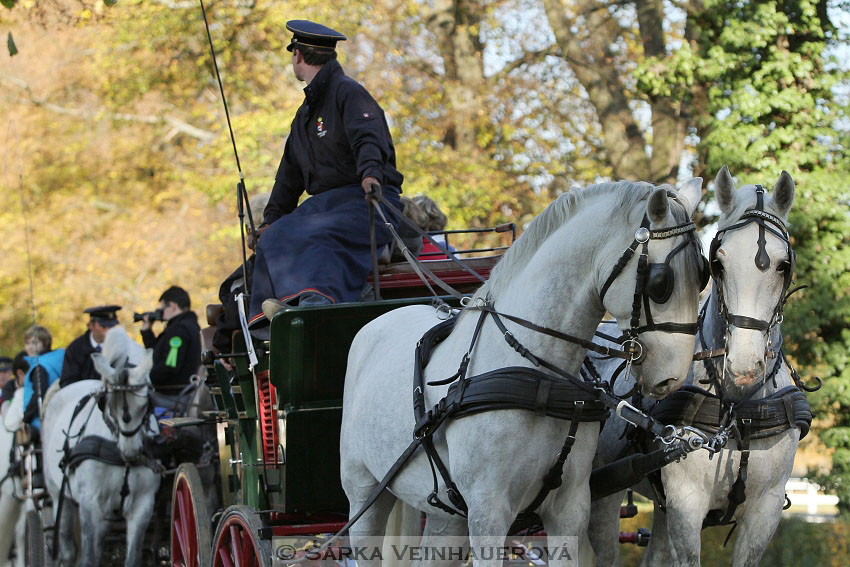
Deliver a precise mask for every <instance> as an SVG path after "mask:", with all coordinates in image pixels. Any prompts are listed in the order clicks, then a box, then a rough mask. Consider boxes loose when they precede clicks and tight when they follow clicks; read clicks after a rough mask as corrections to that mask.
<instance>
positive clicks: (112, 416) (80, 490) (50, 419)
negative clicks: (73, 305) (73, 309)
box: [42, 327, 160, 567]
mask: <svg viewBox="0 0 850 567" xmlns="http://www.w3.org/2000/svg"><path fill="white" fill-rule="evenodd" d="M151 354H152V351H150V350H149V351H147V352H145V351H144V350H143V349H142V347H140V346H139V345H138V344H136V343H135V342H133V340H132V339H130V337H129V336H127V333H126V331H124V329H123V328H121V327H114V328H112V329H110V330H109V331H108V332H107V334H106V338H105V339H104V343H103V353H102V354H101V353H94V354H92V360H93V361H94V365H95V369H96V370H97V371H98V372H99V373H100V375H101V376H102V377H103V382H101V381H98V380H83V381H81V382H76V383H74V384H71V385H69V386H66V387H64V388H62V389H61V390H60V391H59V392H58V393H57V394H56V395H55V396H54V397H53V398H52V399H51V401H50V403H49V405H48V407H47V408H46V409H45V411H44V414H45V417H44V424H43V426H42V444H43V451H44V472H45V480H46V483H47V488H48V490H49V492H50V496H51V499H52V501H53V508H54V512H56V511H57V509H58V503H59V499H60V491H61V490H62V489H63V488H64V502H63V505H62V506H63V510H62V512H61V518H60V519H59V532H58V537H57V538H56V539H57V540H58V544H59V559H60V565H67V566H70V565H74V557H75V555H76V549H75V547H76V546H75V543H74V523H75V521H74V520H75V518H77V517H78V515H79V522H80V528H81V533H82V548H83V549H82V555H81V560H80V565H83V566H86V567H93V566H96V565H98V564H99V563H100V555H101V552H102V551H103V541H104V540H103V536H104V534H105V532H106V529H107V526H108V521H109V520H110V519H115V518H117V517H119V516H122V517H123V518H124V519H125V520H126V524H127V555H126V560H125V565H126V566H127V567H138V566H140V565H141V562H142V545H143V542H144V535H145V530H146V529H147V525H148V521H149V520H150V517H151V513H152V511H153V505H154V497H155V495H156V491H157V489H158V488H159V481H160V475H159V473H158V472H155V471H154V470H153V469H152V468H151V467H150V466H147V463H146V462H145V457H144V455H143V441H144V437H145V435H148V434H155V433H156V432H157V431H158V429H157V425H156V420H155V419H154V418H153V417H152V416H151V413H150V403H149V392H150V390H151V384H150V378H149V376H148V374H149V372H150V369H151V364H152V361H151ZM84 398H85V401H84V402H82V403H83V405H82V406H81V407H80V408H79V410H78V411H76V415H75V409H77V406H78V404H79V403H80V401H81V400H83V399H84ZM98 401H100V402H101V405H102V407H103V410H102V412H101V410H100V409H99V407H98ZM66 432H67V435H66ZM88 436H98V437H102V438H104V439H106V440H109V441H112V442H115V443H117V449H118V453H119V454H120V457H119V459H120V460H123V461H124V463H126V464H108V463H106V462H101V461H99V460H95V459H91V458H89V459H85V460H82V461H81V462H79V464H76V466H73V467H71V466H69V467H68V474H69V478H68V482H67V483H66V484H63V470H62V467H61V466H60V461H61V460H62V458H63V456H64V454H65V453H64V447H65V443H66V439H67V442H68V444H69V446H70V448H73V447H75V446H76V445H77V443H79V442H80V440H81V439H82V438H85V437H88ZM114 456H115V455H114Z"/></svg>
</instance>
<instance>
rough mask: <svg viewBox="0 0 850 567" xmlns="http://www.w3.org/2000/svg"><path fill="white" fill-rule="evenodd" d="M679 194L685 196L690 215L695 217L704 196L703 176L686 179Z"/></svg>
mask: <svg viewBox="0 0 850 567" xmlns="http://www.w3.org/2000/svg"><path fill="white" fill-rule="evenodd" d="M679 195H680V196H682V197H684V198H685V200H686V205H687V207H688V216H689V217H693V216H694V212H695V211H696V210H697V205H699V201H700V197H702V177H694V178H693V179H689V180H687V181H685V183H684V184H682V186H681V187H680V188H679Z"/></svg>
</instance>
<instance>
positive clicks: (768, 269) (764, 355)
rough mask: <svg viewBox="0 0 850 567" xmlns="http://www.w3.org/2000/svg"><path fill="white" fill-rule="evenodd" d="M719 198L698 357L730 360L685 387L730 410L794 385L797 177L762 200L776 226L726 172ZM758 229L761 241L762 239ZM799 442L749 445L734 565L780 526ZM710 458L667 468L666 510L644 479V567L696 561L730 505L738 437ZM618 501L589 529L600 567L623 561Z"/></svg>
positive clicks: (782, 436) (792, 436) (702, 455)
mask: <svg viewBox="0 0 850 567" xmlns="http://www.w3.org/2000/svg"><path fill="white" fill-rule="evenodd" d="M715 194H716V197H717V201H718V204H719V205H720V208H721V212H722V215H721V218H720V221H719V225H718V229H719V234H718V237H716V238H715V241H716V242H717V243H716V244H713V246H712V274H713V276H714V287H713V289H712V293H711V295H710V297H709V298H708V300H707V305H704V306H703V308H704V309H705V317H704V319H703V320H702V324H701V328H700V334H699V335H698V340H697V347H696V351H697V352H700V351H709V350H714V349H722V348H724V346H725V348H726V356H725V359H724V358H723V357H722V356H721V357H716V358H713V359H710V360H713V362H709V363H708V364H705V363H704V362H702V361H697V362H694V364H693V367H692V369H691V374H690V376H689V377H688V384H693V385H701V386H704V385H705V384H706V383H707V382H709V383H710V384H709V386H708V388H707V389H708V390H709V391H710V392H713V393H716V394H719V395H720V396H721V397H722V399H723V400H724V401H725V402H726V403H727V404H728V403H738V402H740V401H743V400H744V399H750V400H760V399H762V398H765V397H767V396H770V395H771V394H773V393H775V392H777V391H779V390H782V389H783V388H785V387H787V386H791V385H794V382H793V381H792V378H791V376H790V374H789V371H788V368H787V367H786V365H785V364H784V363H783V360H782V357H781V356H779V355H778V352H779V348H780V347H781V344H782V334H781V331H780V328H779V324H780V323H781V309H782V306H783V305H784V301H785V294H786V292H787V289H788V285H789V284H790V281H791V270H793V252H792V250H791V248H790V243H789V242H788V240H787V235H786V234H785V228H784V227H785V224H786V223H787V215H788V212H789V210H790V209H791V206H792V204H793V202H794V181H793V180H792V179H791V176H790V175H788V174H787V173H785V172H782V175H781V176H780V178H779V180H778V181H777V183H776V185H775V186H774V188H773V192H772V194H771V195H767V194H762V197H761V199H762V201H763V203H762V205H761V207H760V208H761V210H762V211H764V212H765V213H767V214H768V215H770V216H771V217H773V221H771V220H769V219H768V220H766V221H763V225H764V227H765V228H763V227H762V224H759V223H758V222H754V219H755V218H757V217H756V215H758V214H759V213H758V212H755V213H754V212H753V211H754V210H755V211H758V209H759V206H758V201H759V197H758V193H757V190H756V186H754V185H746V186H743V187H741V188H740V189H738V190H736V189H735V186H734V184H733V181H732V177H731V175H730V174H729V171H728V169H727V168H726V167H723V168H722V169H721V170H720V172H719V173H718V175H717V178H716V180H715ZM748 220H749V222H746V221H748ZM776 221H778V223H777V222H776ZM760 232H761V233H762V235H763V238H764V241H762V242H761V243H760V238H761V237H760V235H759V233H760ZM765 254H766V256H765ZM721 298H722V301H721ZM603 332H604V330H603ZM603 365H607V366H608V368H607V373H608V375H609V376H610V372H611V369H612V368H613V366H614V364H610V363H604V362H602V363H597V366H598V367H599V368H600V370H602V366H603ZM707 368H713V369H714V371H713V372H712V374H714V375H715V376H718V377H719V383H718V380H712V376H710V375H709V373H708V371H707ZM605 372H606V371H605V370H603V374H604V373H605ZM619 381H620V382H621V383H619V385H618V386H617V390H618V391H619V392H620V393H623V392H626V391H628V390H629V389H630V388H631V387H632V385H633V384H634V380H633V379H632V378H631V377H623V378H622V379H621V380H619ZM624 428H625V425H624V424H623V423H622V422H619V421H618V420H614V419H609V420H608V423H606V426H605V428H604V430H603V433H602V435H601V436H600V440H599V449H598V456H597V461H596V463H595V464H596V466H601V465H602V464H604V463H608V462H611V461H613V460H615V459H616V458H618V457H619V456H622V455H623V454H624V453H625V451H627V449H628V447H627V446H626V445H627V443H628V440H627V439H625V438H624V437H623V430H624ZM799 437H800V431H799V429H797V428H795V427H793V426H792V427H790V428H788V429H785V430H784V431H781V432H778V433H776V434H775V435H771V436H769V437H766V438H753V439H752V440H751V441H750V443H749V448H750V453H749V463H748V466H747V467H746V468H747V478H746V483H745V487H746V490H745V494H746V500H745V501H744V502H743V503H742V504H740V505H739V506H737V508H735V509H734V515H733V518H734V520H735V521H737V524H738V537H737V541H736V542H735V549H734V561H733V565H734V566H735V567H743V566H748V565H758V563H759V560H760V558H761V556H762V554H763V553H764V550H765V548H766V547H767V544H768V543H769V541H770V539H771V537H772V536H773V533H774V531H775V530H776V527H777V525H778V523H779V519H780V516H781V511H782V507H783V504H784V503H785V498H784V495H785V493H784V488H785V483H786V482H787V480H788V477H789V476H790V474H791V469H792V466H793V463H794V455H795V453H796V450H797V442H798V441H799ZM709 455H710V453H709V452H707V451H704V450H699V451H696V452H694V453H691V454H689V455H688V456H687V458H686V459H684V460H682V461H679V462H676V463H671V464H669V465H667V466H665V467H664V468H663V469H662V470H661V481H662V484H663V489H664V493H665V495H666V502H665V506H664V508H662V507H661V506H660V504H659V502H658V499H659V495H658V494H656V493H655V490H654V489H653V488H652V487H651V486H650V485H649V483H648V482H646V481H644V482H642V483H641V484H639V485H638V487H637V488H638V490H640V491H641V492H642V493H644V494H645V495H647V496H649V497H651V498H654V499H655V500H656V506H655V513H654V515H653V526H652V538H651V539H650V544H649V548H648V549H647V550H646V552H645V553H644V556H643V560H642V565H663V566H668V565H699V558H700V531H701V529H702V526H703V521H704V520H705V518H706V516H708V515H709V511H712V510H715V511H717V512H714V513H713V514H714V516H715V517H717V516H723V515H725V514H726V512H727V511H728V510H729V509H730V508H729V498H728V495H729V493H730V490H731V489H732V486H733V484H734V483H735V481H736V479H737V478H738V477H739V476H740V469H739V467H740V462H741V455H742V452H741V450H740V446H739V445H738V442H737V440H736V439H735V437H734V436H733V437H732V438H730V440H729V442H728V444H727V445H726V448H725V449H724V450H722V451H720V453H718V454H717V455H715V456H714V457H713V458H710V457H709ZM622 500H623V492H619V493H616V494H613V495H611V496H608V497H606V498H603V499H600V500H599V501H597V502H594V504H593V510H592V513H591V521H590V525H591V529H590V531H589V533H590V536H591V543H592V545H593V547H594V550H595V551H596V554H597V561H598V564H600V565H619V564H620V560H619V549H618V547H619V546H618V544H617V532H618V526H619V510H620V503H621V502H622ZM665 510H666V511H665Z"/></svg>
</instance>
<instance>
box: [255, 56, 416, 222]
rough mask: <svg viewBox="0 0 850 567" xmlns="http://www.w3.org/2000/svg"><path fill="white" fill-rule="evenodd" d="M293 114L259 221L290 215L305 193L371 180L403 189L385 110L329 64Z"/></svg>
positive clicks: (310, 86) (308, 87) (306, 91)
mask: <svg viewBox="0 0 850 567" xmlns="http://www.w3.org/2000/svg"><path fill="white" fill-rule="evenodd" d="M304 94H305V95H306V96H305V99H304V103H303V104H302V105H301V107H300V108H299V109H298V112H297V113H296V114H295V119H294V120H293V121H292V126H291V128H290V131H289V137H288V138H287V139H286V146H285V148H284V150H283V158H282V159H281V161H280V166H279V167H278V170H277V175H276V177H275V184H274V188H273V189H272V194H271V198H270V199H269V203H268V205H267V206H266V210H265V213H264V215H263V223H264V224H271V223H273V222H274V221H276V220H277V219H279V218H280V217H281V216H283V215H285V214H287V213H290V212H292V210H293V209H294V208H295V207H296V206H297V205H298V198H299V197H300V196H301V194H302V193H303V192H304V191H307V193H309V194H310V195H316V194H318V193H322V192H324V191H329V190H331V189H336V188H337V187H344V186H347V185H359V184H360V182H361V181H362V180H363V179H364V178H366V177H374V178H375V179H377V180H378V181H379V182H380V183H381V184H382V185H384V184H386V185H391V186H393V187H397V188H399V189H401V183H402V180H403V179H404V178H403V176H402V175H401V173H399V172H398V170H397V169H396V165H395V148H394V147H393V141H392V138H391V137H390V130H389V128H388V127H387V121H386V118H385V117H384V111H383V110H382V109H381V107H380V106H379V105H378V103H377V102H376V101H375V99H374V98H372V95H370V94H369V93H368V92H367V91H366V89H365V88H363V86H362V85H361V84H360V83H358V82H357V81H355V80H354V79H352V78H350V77H347V76H346V75H345V73H344V72H343V70H342V67H341V66H340V64H339V63H338V62H337V61H336V60H333V61H329V62H328V63H325V64H324V65H323V66H322V69H321V70H320V71H319V72H318V74H316V76H315V77H314V78H313V80H312V81H311V82H310V84H309V85H307V87H305V88H304Z"/></svg>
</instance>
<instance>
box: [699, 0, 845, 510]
mask: <svg viewBox="0 0 850 567" xmlns="http://www.w3.org/2000/svg"><path fill="white" fill-rule="evenodd" d="M705 6H706V10H705V12H704V13H702V14H701V15H700V16H699V18H698V21H699V24H700V28H701V33H700V41H699V43H698V46H699V49H698V51H699V53H700V54H701V55H702V59H703V64H702V65H700V66H698V67H697V71H696V77H697V79H696V80H697V81H698V82H700V83H703V84H706V85H708V87H707V101H708V102H707V108H706V116H705V122H704V124H703V125H702V136H701V141H700V145H699V149H700V153H701V158H702V160H703V161H704V162H705V164H706V166H707V167H708V169H709V170H712V171H716V170H717V169H719V168H720V167H721V166H722V165H729V167H730V168H731V170H732V171H733V172H735V174H736V175H738V176H739V179H740V180H741V181H742V182H749V183H762V184H764V185H767V186H769V185H771V184H772V182H773V180H775V179H776V178H777V177H778V174H779V172H780V170H781V169H787V170H788V171H789V172H790V173H791V175H792V176H793V177H794V180H795V182H796V184H797V191H796V200H795V205H794V208H793V210H792V212H791V217H790V221H791V235H792V241H793V245H794V250H795V251H796V253H797V274H796V280H797V282H798V283H800V284H805V285H808V286H809V288H808V289H806V290H804V291H803V292H801V293H798V294H796V295H794V296H793V297H792V298H791V299H790V300H789V302H788V305H787V307H786V322H785V324H784V325H783V331H784V334H785V337H786V339H785V348H786V352H788V353H789V354H790V355H791V358H792V360H794V361H795V362H796V363H797V364H798V365H799V366H800V369H801V370H802V373H803V374H804V375H811V374H817V375H821V376H823V377H825V378H826V383H825V386H824V388H823V390H822V391H821V392H819V393H818V394H816V395H814V396H812V400H813V404H814V406H815V409H816V411H817V412H818V413H819V415H820V417H821V418H823V419H824V421H822V422H821V423H822V424H823V425H832V429H828V428H827V429H823V430H822V432H821V439H822V440H823V441H824V443H825V444H826V445H827V447H829V448H831V449H835V450H836V453H835V454H834V456H833V471H834V474H835V476H834V477H833V480H832V481H830V480H829V479H828V478H827V479H822V480H825V482H826V484H827V485H828V486H829V487H830V488H832V489H834V490H836V491H838V493H839V496H840V497H841V501H842V506H843V507H845V508H846V507H848V506H850V483H847V482H844V483H843V484H842V483H841V482H840V481H841V479H842V478H843V477H846V476H847V475H848V474H850V459H846V458H844V457H843V455H844V453H845V451H846V450H847V449H850V437H848V435H847V433H846V431H847V429H846V428H847V426H850V413H848V411H847V410H848V408H850V391H848V390H850V388H848V386H850V365H848V354H847V353H848V352H850V351H848V349H850V332H848V328H847V322H848V321H850V215H849V214H848V206H847V205H848V203H850V190H848V188H847V184H846V179H847V175H848V173H850V171H848V169H850V167H848V160H847V157H848V156H847V148H848V146H847V144H846V142H847V141H848V139H847V133H846V132H842V131H841V130H836V127H837V126H839V125H840V124H841V121H842V120H846V118H847V108H846V107H844V106H843V105H842V104H841V103H840V101H838V100H836V98H835V96H834V92H835V91H834V88H835V87H836V85H837V84H838V82H839V81H843V80H846V76H845V74H844V73H842V72H841V71H840V70H839V68H838V66H837V65H835V64H833V63H830V62H829V61H828V60H826V59H825V57H824V54H825V51H826V48H827V46H828V42H827V36H828V35H829V36H831V37H835V36H834V34H833V33H832V27H831V24H830V22H829V21H822V20H821V19H820V18H819V14H825V13H826V12H825V10H824V9H823V8H824V6H823V5H819V3H818V2H813V1H809V0H798V1H794V2H726V1H714V2H706V3H705Z"/></svg>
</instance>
